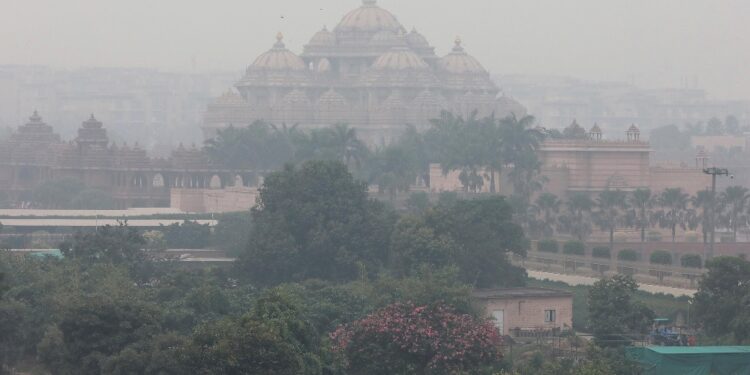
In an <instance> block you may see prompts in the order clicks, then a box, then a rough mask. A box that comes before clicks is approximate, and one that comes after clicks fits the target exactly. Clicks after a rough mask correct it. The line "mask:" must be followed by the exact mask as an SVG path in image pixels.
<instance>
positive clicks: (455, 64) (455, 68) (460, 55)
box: [439, 38, 487, 74]
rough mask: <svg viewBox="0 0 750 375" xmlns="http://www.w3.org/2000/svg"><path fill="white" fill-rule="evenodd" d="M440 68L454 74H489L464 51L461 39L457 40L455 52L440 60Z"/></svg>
mask: <svg viewBox="0 0 750 375" xmlns="http://www.w3.org/2000/svg"><path fill="white" fill-rule="evenodd" d="M439 66H440V68H441V69H442V70H444V71H446V72H448V73H453V74H466V73H469V74H471V73H480V74H485V73H487V71H486V70H485V69H484V67H483V66H482V64H480V63H479V61H478V60H477V59H475V58H474V57H473V56H471V55H469V54H467V53H466V51H464V48H463V47H462V46H461V38H456V45H455V46H454V47H453V51H451V53H449V54H448V55H446V56H445V57H443V58H442V59H440V63H439Z"/></svg>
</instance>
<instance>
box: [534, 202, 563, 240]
mask: <svg viewBox="0 0 750 375" xmlns="http://www.w3.org/2000/svg"><path fill="white" fill-rule="evenodd" d="M561 205H562V202H561V201H560V199H559V198H557V196H556V195H554V194H551V193H543V194H541V195H539V197H538V198H537V199H536V204H535V207H536V211H537V213H538V216H541V224H542V225H541V227H542V228H541V231H542V234H543V235H544V237H551V236H553V235H554V234H555V228H554V224H555V222H556V221H557V214H558V213H559V212H560V206H561Z"/></svg>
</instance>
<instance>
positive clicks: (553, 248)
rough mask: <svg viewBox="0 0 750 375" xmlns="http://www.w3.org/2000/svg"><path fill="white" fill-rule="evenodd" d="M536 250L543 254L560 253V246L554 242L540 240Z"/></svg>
mask: <svg viewBox="0 0 750 375" xmlns="http://www.w3.org/2000/svg"><path fill="white" fill-rule="evenodd" d="M537 249H538V250H539V251H543V252H545V253H557V252H560V245H558V244H557V241H555V240H542V241H539V242H538V243H537Z"/></svg>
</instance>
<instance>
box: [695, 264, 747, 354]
mask: <svg viewBox="0 0 750 375" xmlns="http://www.w3.org/2000/svg"><path fill="white" fill-rule="evenodd" d="M706 267H707V268H708V275H707V276H706V277H704V278H703V279H701V281H700V284H699V289H698V292H697V293H696V294H695V297H694V299H695V317H696V319H698V321H699V322H700V323H701V325H702V326H703V328H704V329H705V330H706V332H707V333H708V334H710V335H712V336H715V337H719V338H721V340H722V341H724V342H727V343H735V344H746V343H747V342H748V341H750V319H748V309H747V301H749V300H750V291H749V290H748V288H747V286H748V284H750V262H748V261H746V260H744V259H740V258H734V257H719V258H715V259H713V260H711V261H708V262H706Z"/></svg>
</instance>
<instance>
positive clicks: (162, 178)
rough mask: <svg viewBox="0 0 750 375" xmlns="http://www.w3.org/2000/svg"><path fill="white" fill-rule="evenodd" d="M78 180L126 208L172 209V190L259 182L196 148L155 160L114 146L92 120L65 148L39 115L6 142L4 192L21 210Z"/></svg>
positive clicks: (1, 152) (1, 169) (1, 167)
mask: <svg viewBox="0 0 750 375" xmlns="http://www.w3.org/2000/svg"><path fill="white" fill-rule="evenodd" d="M61 178H74V179H76V180H78V181H81V182H82V183H83V185H84V186H85V187H86V188H87V189H99V190H104V191H106V192H108V193H110V194H111V195H112V197H113V198H114V199H115V201H116V203H117V205H118V206H119V207H120V208H127V207H133V206H136V207H154V206H157V207H158V206H161V207H168V206H169V203H170V202H169V201H170V189H172V188H183V189H185V188H187V189H209V188H212V189H219V188H223V187H227V186H242V185H248V184H253V183H254V182H255V181H256V179H257V176H256V175H255V174H254V173H252V172H249V171H242V172H234V171H229V170H223V169H221V168H219V167H217V166H216V165H213V164H212V163H211V162H210V161H209V160H208V158H207V156H206V155H205V154H204V153H203V152H202V151H201V150H199V149H197V148H196V147H195V146H192V147H191V148H186V147H184V146H182V145H180V147H178V148H177V149H176V150H174V151H173V152H172V154H171V155H170V157H169V158H166V159H157V158H150V157H149V156H148V155H147V154H146V151H145V150H143V149H142V148H141V147H140V146H139V145H138V143H136V144H135V145H134V146H132V147H130V146H128V145H127V144H122V145H119V146H118V145H115V144H114V143H112V144H110V141H109V138H108V137H107V131H106V129H105V128H104V127H103V125H102V123H101V122H99V121H97V120H96V119H95V118H94V116H93V115H92V116H91V118H89V119H88V120H86V121H84V122H83V124H82V125H81V127H80V128H79V129H78V136H77V137H76V138H75V140H73V141H70V142H64V141H62V140H61V139H60V136H59V135H57V134H56V133H55V131H54V129H53V128H52V126H50V125H47V124H45V123H44V122H43V121H42V118H41V116H39V114H38V113H36V112H34V114H33V116H31V118H29V122H28V123H26V124H25V125H22V126H20V127H19V128H18V130H17V131H16V132H15V133H14V134H13V135H12V136H11V137H10V139H8V140H6V141H0V192H2V193H4V194H5V195H7V196H8V198H9V200H10V201H11V202H13V203H15V204H17V205H22V204H23V202H28V201H31V193H32V190H33V189H34V188H35V187H37V186H39V185H41V184H42V183H44V182H47V181H55V180H58V179H61Z"/></svg>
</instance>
